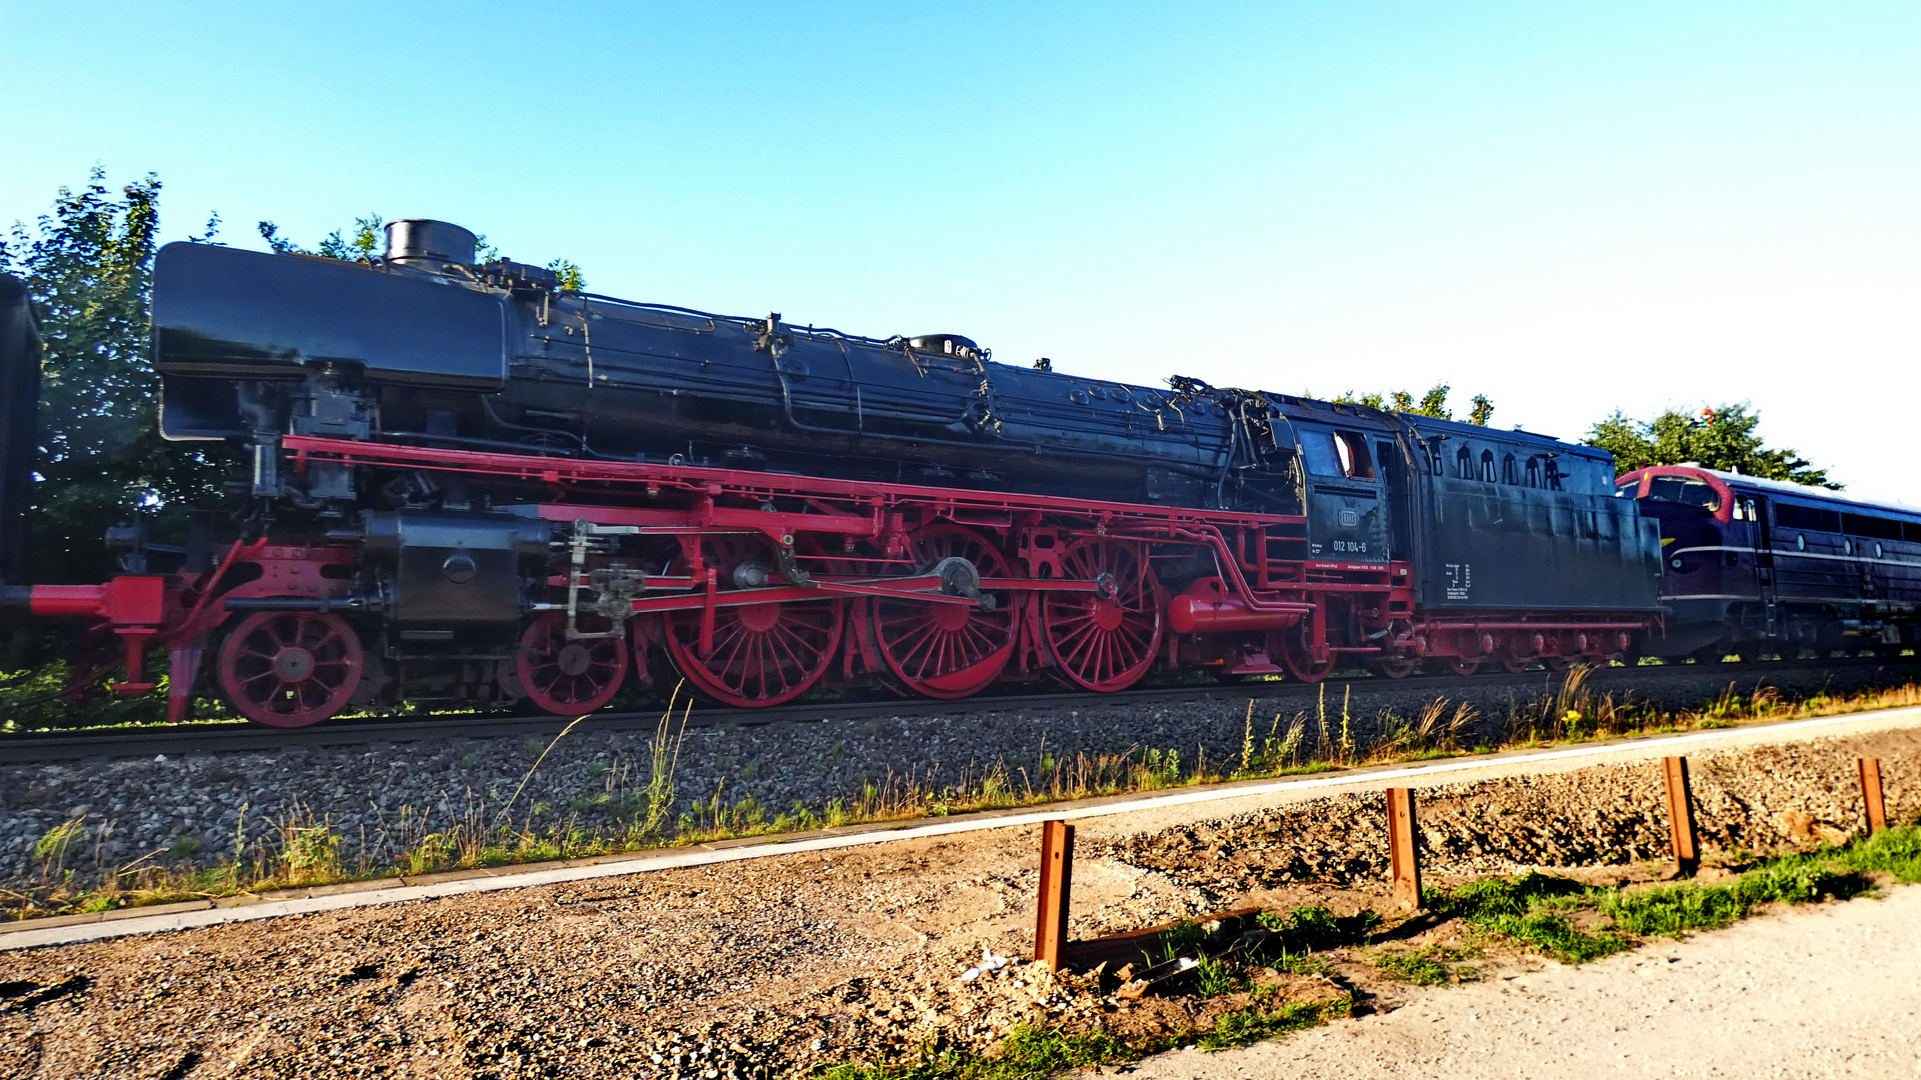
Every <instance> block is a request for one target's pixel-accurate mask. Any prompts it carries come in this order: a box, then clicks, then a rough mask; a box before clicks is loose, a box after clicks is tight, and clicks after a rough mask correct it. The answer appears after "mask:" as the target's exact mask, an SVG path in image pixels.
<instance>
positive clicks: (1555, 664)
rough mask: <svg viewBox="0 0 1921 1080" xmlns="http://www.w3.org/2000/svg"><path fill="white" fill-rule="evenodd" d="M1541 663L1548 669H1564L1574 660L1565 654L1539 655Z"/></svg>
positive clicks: (1572, 663)
mask: <svg viewBox="0 0 1921 1080" xmlns="http://www.w3.org/2000/svg"><path fill="white" fill-rule="evenodd" d="M1541 663H1542V664H1544V665H1545V666H1546V667H1547V669H1548V670H1549V671H1566V670H1567V669H1568V668H1571V667H1573V666H1574V661H1573V660H1570V659H1568V658H1567V657H1565V656H1543V657H1541Z"/></svg>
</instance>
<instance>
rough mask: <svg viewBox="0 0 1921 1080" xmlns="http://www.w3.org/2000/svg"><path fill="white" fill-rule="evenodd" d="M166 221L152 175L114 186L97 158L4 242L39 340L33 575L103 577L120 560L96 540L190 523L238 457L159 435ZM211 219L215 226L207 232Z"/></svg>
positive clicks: (6, 261)
mask: <svg viewBox="0 0 1921 1080" xmlns="http://www.w3.org/2000/svg"><path fill="white" fill-rule="evenodd" d="M159 226H160V181H159V179H158V178H157V177H155V176H153V175H152V174H148V175H147V176H146V177H144V178H142V179H140V180H137V181H135V182H134V183H131V184H128V185H126V186H125V187H123V188H121V189H120V191H119V192H118V193H117V194H116V193H115V192H114V191H112V190H110V189H109V188H108V186H107V184H106V174H105V171H104V170H102V169H100V168H97V167H96V168H95V169H94V170H93V172H92V173H91V174H90V175H89V176H88V178H87V183H86V185H85V186H83V187H82V188H80V189H79V190H78V191H75V190H71V189H68V188H64V187H63V188H61V189H60V191H59V193H58V194H57V195H56V196H55V197H54V202H53V208H52V210H51V211H50V212H49V213H47V214H44V215H42V216H41V217H40V218H39V219H38V220H37V221H36V222H35V223H34V225H33V226H31V227H29V226H28V225H26V224H24V223H20V222H16V223H15V224H14V227H13V231H12V238H11V240H10V241H9V242H6V243H0V270H5V271H6V272H8V273H11V274H14V275H15V276H17V277H19V278H21V279H23V280H24V281H26V283H27V287H28V289H29V290H30V292H31V293H32V295H33V300H34V306H35V314H36V316H37V317H38V318H39V320H40V332H41V335H42V338H43V339H44V349H45V351H44V356H43V359H42V363H41V388H40V395H41V396H40V410H39V428H40V431H39V446H38V448H37V453H36V461H35V465H34V471H35V474H36V476H35V483H34V488H33V490H34V495H33V507H32V520H31V526H30V527H31V529H32V542H33V560H34V576H35V578H36V579H38V580H40V581H46V582H81V581H89V582H90V581H99V580H102V579H103V578H104V577H106V576H107V575H109V574H111V573H112V572H113V570H114V567H113V565H112V562H111V560H110V559H109V557H108V554H107V552H106V549H105V546H104V544H103V543H102V537H103V536H104V535H105V533H106V530H107V528H108V527H109V526H112V525H114V524H117V523H120V522H123V521H126V520H128V519H129V518H131V517H133V516H135V515H136V514H144V515H148V516H150V518H151V519H152V520H153V522H154V525H155V528H156V533H157V534H176V535H177V534H179V533H181V532H184V529H185V524H186V515H187V513H188V512H189V510H190V509H191V508H192V507H193V506H194V505H196V504H205V503H206V502H208V501H209V499H210V498H211V497H212V496H213V495H214V494H215V493H216V492H217V490H218V488H219V486H220V483H221V482H222V480H224V479H225V477H226V475H227V473H228V470H229V468H230V467H231V463H232V458H231V455H230V452H229V451H227V449H226V448H225V447H223V446H221V445H219V444H215V443H201V442H192V443H174V442H167V441H166V440H164V439H162V438H160V431H159V423H158V418H157V413H158V406H159V400H160V394H159V391H160V386H159V378H158V376H157V375H156V374H155V372H154V370H153V363H152V358H151V356H150V354H149V351H148V347H147V327H148V322H149V319H148V300H149V297H150V294H151V289H152V282H153V254H154V249H155V246H156V236H157V234H158V230H159ZM215 227H217V220H216V221H215V222H210V223H209V230H210V231H211V230H212V229H213V228H215Z"/></svg>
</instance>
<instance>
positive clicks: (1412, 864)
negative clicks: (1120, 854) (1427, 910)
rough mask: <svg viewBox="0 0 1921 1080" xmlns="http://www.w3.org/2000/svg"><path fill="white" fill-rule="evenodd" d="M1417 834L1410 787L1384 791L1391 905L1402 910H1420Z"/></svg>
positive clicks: (1418, 836)
mask: <svg viewBox="0 0 1921 1080" xmlns="http://www.w3.org/2000/svg"><path fill="white" fill-rule="evenodd" d="M1420 835H1421V834H1420V831H1419V829H1418V827H1417V826H1416V824H1415V820H1414V791H1413V789H1412V788H1404V787H1391V788H1388V789H1387V853H1388V858H1389V860H1390V861H1391V862H1392V863H1393V866H1394V903H1395V905H1396V906H1398V907H1399V908H1400V909H1401V910H1402V911H1405V912H1415V911H1419V910H1421V907H1422V903H1421V846H1420Z"/></svg>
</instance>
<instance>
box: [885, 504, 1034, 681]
mask: <svg viewBox="0 0 1921 1080" xmlns="http://www.w3.org/2000/svg"><path fill="white" fill-rule="evenodd" d="M909 545H910V550H911V551H912V555H913V562H914V570H913V572H914V573H917V574H924V573H927V572H928V571H929V570H931V569H933V567H935V566H936V565H938V564H939V563H940V561H941V560H942V559H951V558H959V559H966V560H967V561H968V562H970V563H972V564H973V565H974V568H975V569H976V570H978V571H980V576H981V577H984V578H1006V577H1012V576H1014V574H1013V570H1012V569H1010V568H1009V566H1008V563H1007V559H1006V557H1005V556H1003V555H1002V554H1001V553H1000V551H999V550H998V549H997V548H995V547H994V545H993V544H991V543H989V542H988V541H987V539H986V538H985V537H983V536H981V535H980V534H979V533H976V532H974V531H973V530H972V529H968V528H964V527H962V526H960V525H952V524H948V523H946V522H941V523H938V524H935V525H930V526H928V527H927V528H925V529H922V530H920V531H919V532H917V533H915V534H914V535H913V536H912V537H910V538H909ZM993 596H994V602H995V606H994V610H992V611H988V610H985V609H983V608H981V607H977V606H973V605H968V604H943V603H937V602H934V601H927V600H905V599H898V598H891V597H889V598H876V599H875V600H874V601H873V603H872V605H871V606H870V610H871V612H872V614H873V625H874V636H875V639H876V640H877V641H878V642H879V644H880V651H881V656H882V657H884V658H885V659H886V661H887V666H888V667H889V668H892V669H893V672H894V674H895V675H896V676H897V677H899V679H900V681H901V682H903V683H905V684H906V685H907V687H908V689H910V690H913V691H914V692H915V693H917V694H924V695H926V696H927V697H932V698H963V697H966V696H967V695H969V694H972V693H974V692H976V691H978V690H980V689H982V688H983V687H986V686H987V685H988V684H989V683H992V682H993V681H994V680H995V679H998V678H1000V674H1001V671H1002V670H1004V669H1005V668H1006V667H1007V661H1008V659H1009V658H1010V657H1012V656H1013V655H1014V640H1015V637H1016V636H1017V635H1016V632H1015V631H1016V629H1017V626H1016V622H1015V620H1016V617H1017V614H1016V612H1015V610H1014V597H1013V596H1012V594H1009V593H999V594H993Z"/></svg>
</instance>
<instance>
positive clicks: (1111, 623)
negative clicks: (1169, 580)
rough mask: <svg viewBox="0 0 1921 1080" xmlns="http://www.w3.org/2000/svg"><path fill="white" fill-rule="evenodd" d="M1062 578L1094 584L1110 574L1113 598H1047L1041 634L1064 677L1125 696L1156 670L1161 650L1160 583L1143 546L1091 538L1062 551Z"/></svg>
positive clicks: (1070, 595) (1071, 594) (1063, 595)
mask: <svg viewBox="0 0 1921 1080" xmlns="http://www.w3.org/2000/svg"><path fill="white" fill-rule="evenodd" d="M1060 576H1061V577H1062V578H1065V579H1071V580H1077V581H1089V580H1095V579H1099V578H1102V577H1103V576H1105V577H1106V578H1107V579H1108V580H1111V581H1112V582H1113V593H1112V595H1110V596H1100V595H1098V594H1095V593H1075V592H1050V593H1042V594H1041V595H1042V596H1043V597H1044V598H1045V599H1044V600H1043V601H1042V602H1041V628H1042V630H1043V631H1044V632H1045V633H1046V635H1047V644H1048V647H1049V648H1050V649H1052V650H1053V653H1054V658H1055V660H1057V661H1059V663H1060V673H1061V674H1062V675H1063V676H1065V677H1066V678H1067V679H1068V680H1070V681H1072V682H1073V683H1075V684H1076V685H1078V686H1084V687H1086V688H1087V689H1089V690H1095V691H1102V692H1105V691H1112V690H1125V689H1127V688H1128V687H1130V686H1132V685H1134V684H1135V683H1136V682H1139V681H1140V678H1141V676H1143V675H1145V674H1147V669H1148V668H1150V667H1153V666H1154V656H1155V654H1156V653H1157V652H1158V651H1159V649H1160V644H1161V633H1162V627H1163V623H1162V621H1161V607H1162V600H1161V584H1160V581H1159V580H1157V579H1156V578H1155V577H1154V570H1153V568H1152V567H1150V566H1148V565H1147V560H1146V559H1144V558H1142V557H1141V550H1140V546H1139V545H1137V544H1134V543H1131V542H1129V541H1126V540H1116V539H1114V538H1112V537H1105V536H1090V537H1084V538H1082V539H1080V540H1076V541H1074V542H1073V543H1071V544H1069V545H1068V546H1067V547H1066V548H1065V549H1063V550H1062V551H1061V556H1060Z"/></svg>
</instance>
